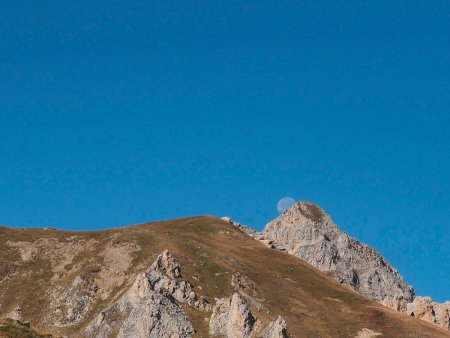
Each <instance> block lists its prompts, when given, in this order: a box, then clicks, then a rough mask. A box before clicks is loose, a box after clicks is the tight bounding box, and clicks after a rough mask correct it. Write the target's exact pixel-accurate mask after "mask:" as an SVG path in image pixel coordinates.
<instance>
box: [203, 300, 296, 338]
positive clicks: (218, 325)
mask: <svg viewBox="0 0 450 338" xmlns="http://www.w3.org/2000/svg"><path fill="white" fill-rule="evenodd" d="M209 333H210V335H212V336H222V337H226V338H250V337H262V338H288V337H289V336H288V332H287V325H286V322H285V321H284V319H283V318H282V317H281V316H278V318H277V320H275V321H272V322H270V323H269V324H267V325H266V326H265V327H263V326H262V324H261V322H260V321H258V320H257V319H256V318H255V317H254V316H253V315H252V313H251V311H250V308H249V306H248V304H247V302H246V301H245V300H244V298H243V297H242V296H241V295H240V294H239V293H234V294H233V295H232V296H231V297H228V298H221V299H217V300H216V304H215V305H214V307H213V313H212V315H211V318H210V320H209Z"/></svg>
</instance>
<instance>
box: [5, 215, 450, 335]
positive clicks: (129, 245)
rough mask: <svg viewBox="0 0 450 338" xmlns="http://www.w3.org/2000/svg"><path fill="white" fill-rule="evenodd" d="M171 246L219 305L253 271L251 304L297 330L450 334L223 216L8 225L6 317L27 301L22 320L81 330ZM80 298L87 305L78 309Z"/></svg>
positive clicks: (42, 328) (43, 328)
mask: <svg viewBox="0 0 450 338" xmlns="http://www.w3.org/2000/svg"><path fill="white" fill-rule="evenodd" d="M165 249H168V250H169V251H170V252H171V253H172V254H173V256H174V257H176V258H177V260H178V261H179V262H180V263H181V265H182V275H183V278H185V279H187V280H188V281H189V282H190V283H191V284H192V285H193V286H194V289H195V291H196V293H198V294H199V295H201V296H204V297H206V298H207V299H208V300H209V301H210V302H211V303H214V299H215V297H218V298H219V297H225V296H230V295H231V294H232V293H233V292H235V290H234V289H233V287H232V285H231V276H232V275H233V274H234V273H235V272H240V273H241V274H242V275H244V276H246V277H248V278H249V280H251V281H252V282H253V284H254V286H255V289H254V292H255V294H254V295H255V299H257V301H255V302H254V303H252V312H253V313H254V314H255V316H257V317H258V319H260V320H261V321H263V322H268V321H270V320H274V319H276V318H277V316H278V315H281V316H282V317H283V318H284V319H285V321H286V323H287V326H288V331H289V333H290V335H291V336H292V337H355V336H357V335H358V333H359V332H361V331H362V330H363V329H369V330H372V331H374V332H379V333H381V334H382V336H378V337H418V338H426V337H429V338H432V337H433V338H436V337H449V335H448V334H447V333H445V332H444V331H441V330H440V329H437V328H435V327H433V326H432V325H431V324H428V323H426V322H424V321H420V320H417V319H414V318H410V317H408V316H406V315H404V314H400V313H397V312H394V311H391V310H389V309H387V308H385V307H383V306H381V305H379V304H377V303H376V302H374V301H371V300H370V299H368V298H366V297H363V296H361V295H358V294H356V293H355V292H353V291H351V290H349V289H347V288H346V287H344V286H342V285H339V284H338V283H337V282H336V281H335V280H334V279H332V278H331V277H329V276H327V275H326V274H324V273H322V272H320V271H318V270H317V269H315V268H313V267H312V266H310V265H308V264H307V263H304V262H303V261H301V260H300V259H298V258H296V257H294V256H292V255H289V254H287V253H283V252H279V251H275V250H270V249H268V248H267V247H265V246H264V245H262V244H261V243H259V242H258V241H255V240H253V239H251V238H250V237H248V236H247V235H245V234H244V233H242V232H240V231H239V230H238V229H236V228H235V227H233V226H232V225H230V224H229V223H228V222H225V221H222V220H220V219H217V218H214V217H191V218H185V219H179V220H171V221H165V222H155V223H148V224H142V225H136V226H129V227H123V228H118V229H111V230H104V231H92V232H68V231H59V230H52V229H48V230H44V229H11V228H6V227H0V317H3V318H6V317H12V316H14V315H18V314H17V312H18V311H17V309H18V308H20V316H21V317H22V319H23V320H27V321H30V323H31V326H32V328H33V329H35V330H37V331H39V332H48V333H51V334H53V335H55V336H62V335H70V336H71V337H78V336H81V332H82V329H83V328H84V327H85V326H86V325H87V324H88V323H89V322H91V321H92V320H93V319H94V318H95V317H96V316H97V315H98V314H99V312H100V311H101V310H102V309H104V308H105V307H107V306H108V305H109V304H111V303H113V302H114V301H115V300H117V299H118V297H119V296H121V295H122V294H123V293H124V292H125V291H126V290H127V289H128V288H129V287H130V286H131V285H132V283H133V282H134V280H135V278H136V275H137V274H138V273H139V272H142V271H145V270H146V269H147V268H148V267H149V266H150V264H152V262H153V261H154V260H155V258H156V257H157V256H158V255H159V254H160V253H161V252H162V251H163V250H165ZM80 285H81V286H80ZM80 304H81V305H80ZM71 306H74V307H75V308H76V309H81V310H80V311H79V313H80V314H79V316H78V317H77V314H78V312H77V314H76V315H73V311H72V312H71ZM180 306H181V307H182V308H183V310H184V311H185V313H186V314H187V315H188V316H189V317H190V319H191V320H192V323H193V324H194V328H195V329H196V330H197V333H196V336H198V337H208V323H207V321H205V317H209V316H210V312H200V311H199V310H195V309H193V308H189V307H187V306H186V305H184V304H181V305H180ZM258 309H259V310H258ZM361 337H363V336H361ZM366 337H369V336H366Z"/></svg>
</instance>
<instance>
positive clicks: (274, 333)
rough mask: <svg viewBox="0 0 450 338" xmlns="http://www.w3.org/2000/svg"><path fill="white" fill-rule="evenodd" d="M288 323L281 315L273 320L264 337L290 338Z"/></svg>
mask: <svg viewBox="0 0 450 338" xmlns="http://www.w3.org/2000/svg"><path fill="white" fill-rule="evenodd" d="M288 337H289V336H288V332H287V325H286V322H285V321H284V319H283V318H282V317H281V316H278V318H277V320H276V321H274V322H271V323H270V324H269V325H268V326H267V328H266V332H265V333H264V335H263V338H288Z"/></svg>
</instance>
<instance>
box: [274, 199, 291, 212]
mask: <svg viewBox="0 0 450 338" xmlns="http://www.w3.org/2000/svg"><path fill="white" fill-rule="evenodd" d="M294 203H295V200H294V199H293V198H292V197H283V198H282V199H280V200H279V201H278V204H277V210H278V212H279V213H280V214H281V213H282V212H283V211H285V210H286V209H287V208H289V207H290V206H291V205H293V204H294Z"/></svg>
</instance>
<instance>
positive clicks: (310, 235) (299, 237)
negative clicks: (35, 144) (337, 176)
mask: <svg viewBox="0 0 450 338" xmlns="http://www.w3.org/2000/svg"><path fill="white" fill-rule="evenodd" d="M262 234H263V235H265V236H266V237H267V238H269V239H270V240H272V241H273V243H274V245H275V246H276V247H283V248H285V249H286V250H287V251H288V252H289V253H291V254H293V255H295V256H297V257H299V258H301V259H303V260H305V261H306V262H308V263H309V264H311V265H313V266H315V267H316V268H318V269H319V270H321V271H325V272H329V273H331V274H332V275H333V276H335V278H337V279H338V280H339V281H340V282H341V283H343V284H346V285H348V286H349V287H351V288H352V289H354V290H356V291H358V292H360V293H362V294H363V295H366V296H369V297H370V298H372V299H374V300H377V301H379V302H382V301H383V300H385V299H391V298H394V297H402V299H404V302H405V303H408V302H411V301H412V300H413V298H414V290H413V288H412V287H411V286H409V285H408V284H406V283H405V282H404V280H403V278H402V277H401V276H400V274H399V273H398V272H397V271H396V270H395V269H394V268H393V267H392V266H391V265H390V264H389V263H388V262H387V261H386V260H385V259H384V258H383V257H382V256H381V255H380V254H379V253H378V252H376V251H375V250H374V249H372V248H370V247H369V246H367V245H365V244H362V243H360V242H358V241H357V240H355V239H353V238H352V237H350V236H348V235H347V234H346V233H344V232H342V231H340V230H339V228H338V227H337V226H336V224H334V223H333V221H332V220H331V218H330V217H329V216H328V215H327V214H326V213H325V212H324V211H323V210H322V209H320V208H319V207H318V206H316V205H314V204H312V203H308V202H298V203H296V204H294V205H293V206H291V207H290V208H288V209H287V210H285V211H284V212H283V213H282V214H281V215H280V216H279V217H278V218H276V219H275V220H274V221H272V222H270V223H268V224H267V225H266V227H265V228H264V230H263V231H262ZM402 306H403V307H404V305H402Z"/></svg>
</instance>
